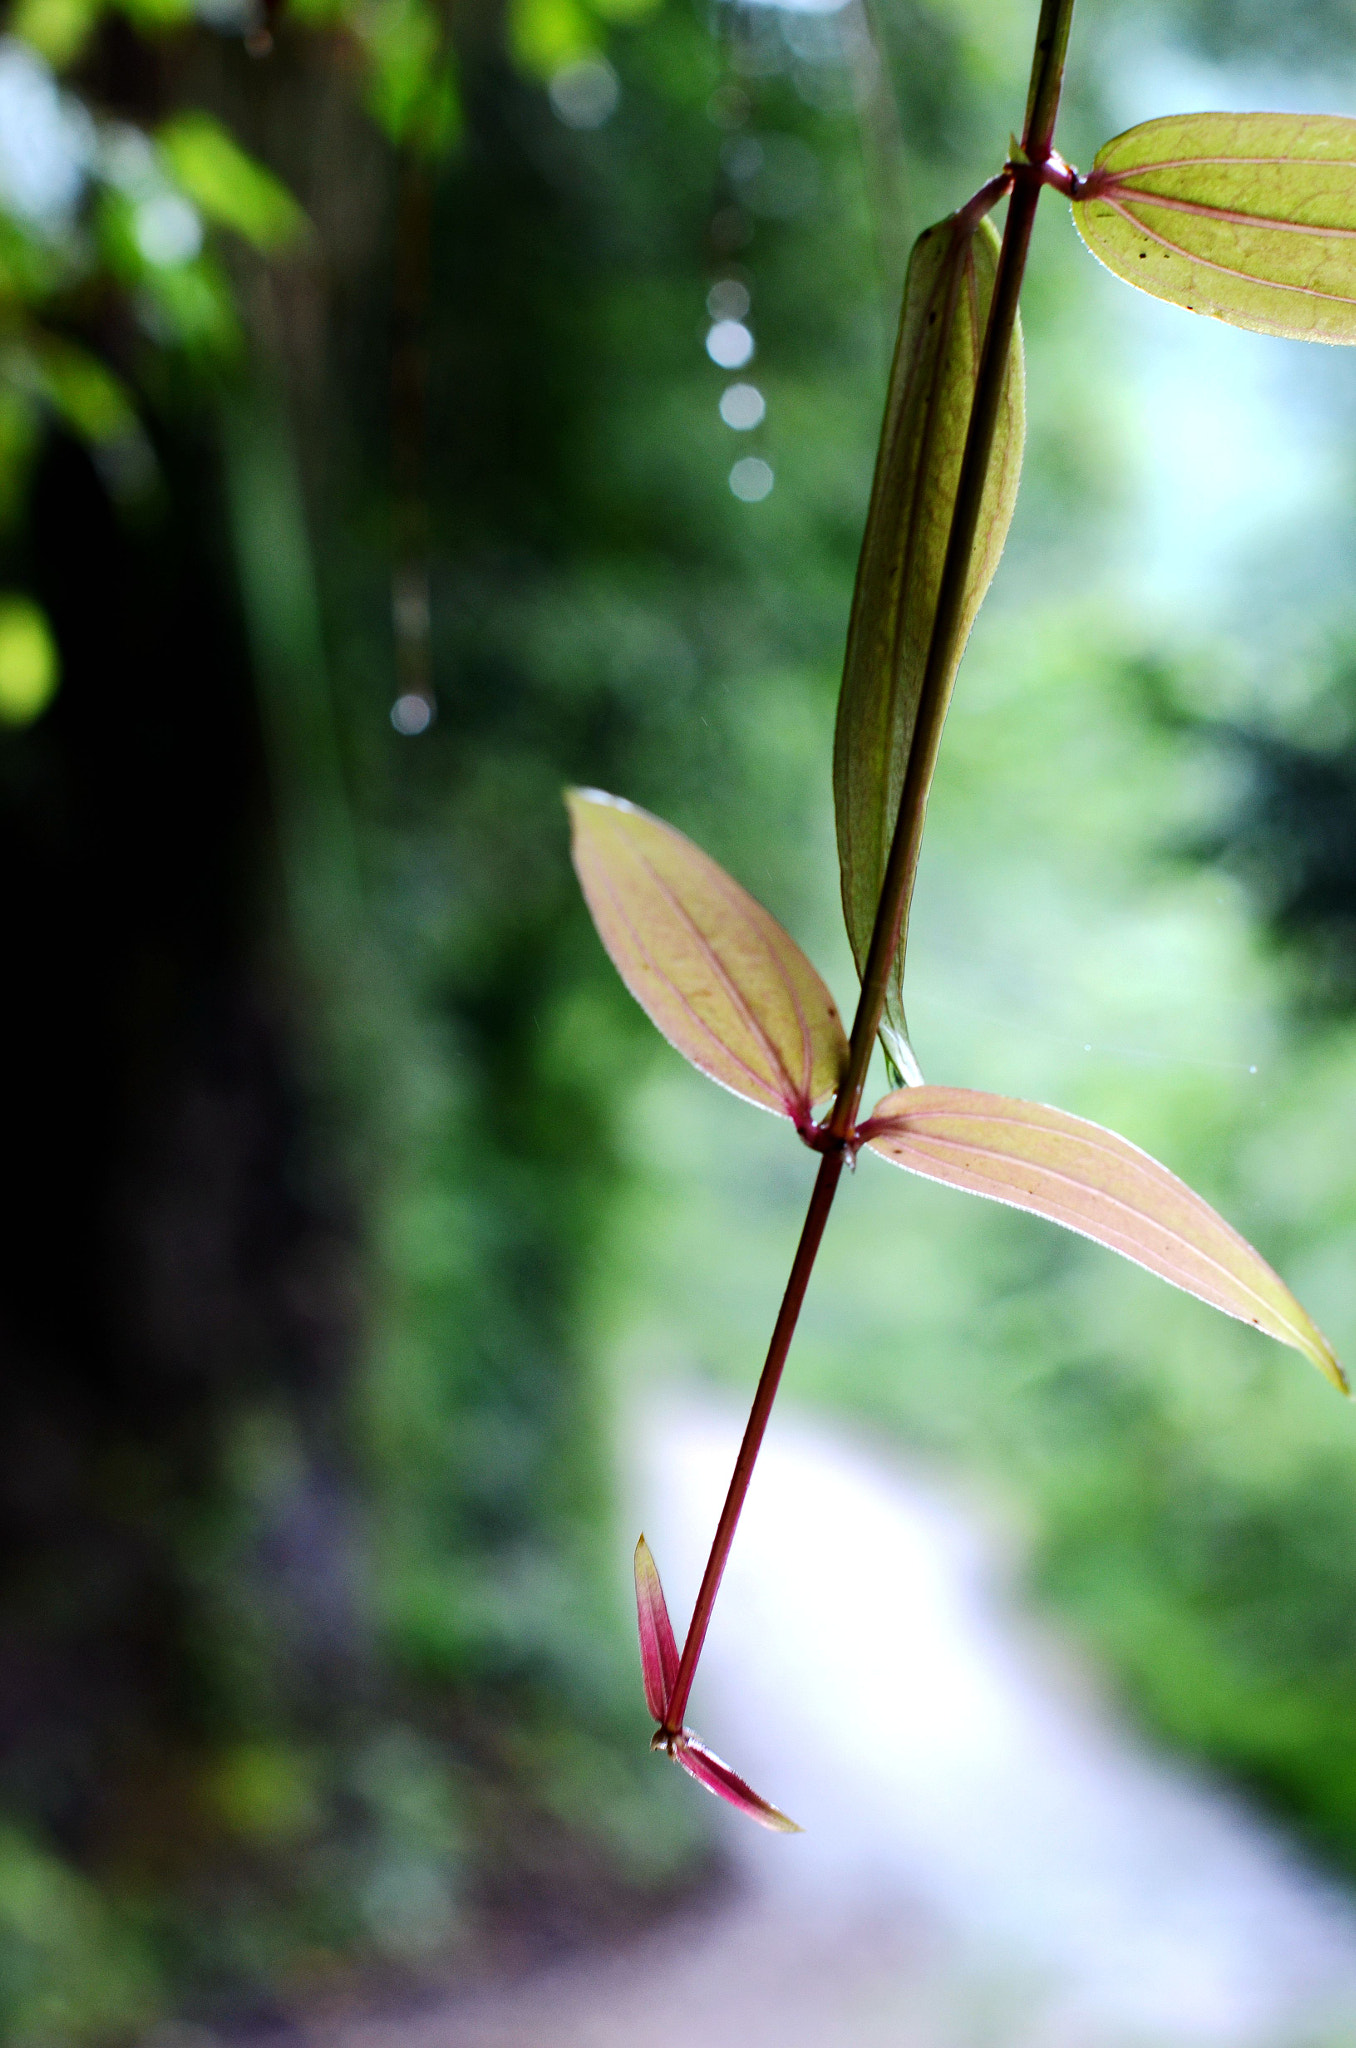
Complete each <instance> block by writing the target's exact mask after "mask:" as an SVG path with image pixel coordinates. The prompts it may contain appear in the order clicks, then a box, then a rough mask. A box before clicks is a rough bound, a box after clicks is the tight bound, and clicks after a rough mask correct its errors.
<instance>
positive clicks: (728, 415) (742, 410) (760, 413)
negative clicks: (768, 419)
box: [720, 384, 767, 434]
mask: <svg viewBox="0 0 1356 2048" xmlns="http://www.w3.org/2000/svg"><path fill="white" fill-rule="evenodd" d="M766 413H767V400H766V399H765V398H764V396H763V394H762V392H761V391H760V390H759V389H758V386H757V385H756V384H727V385H726V387H725V390H724V391H723V393H722V394H721V400H720V416H721V418H722V419H723V420H724V422H725V424H726V426H727V427H733V428H734V429H735V431H736V433H740V434H745V433H747V432H748V430H749V428H750V427H757V426H761V425H762V422H763V419H764V416H765V415H766Z"/></svg>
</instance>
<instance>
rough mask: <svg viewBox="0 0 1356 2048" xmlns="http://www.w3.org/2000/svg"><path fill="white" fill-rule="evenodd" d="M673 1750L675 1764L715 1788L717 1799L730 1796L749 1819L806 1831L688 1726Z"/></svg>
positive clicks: (789, 1831)
mask: <svg viewBox="0 0 1356 2048" xmlns="http://www.w3.org/2000/svg"><path fill="white" fill-rule="evenodd" d="M670 1754H671V1755H672V1757H673V1760H674V1762H675V1763H676V1764H681V1765H682V1767H683V1769H684V1770H685V1771H686V1772H687V1774H688V1776H689V1777H690V1778H695V1779H696V1780H697V1783H698V1784H699V1785H705V1787H706V1789H707V1791H708V1792H714V1793H715V1795H716V1797H717V1799H725V1800H728V1802H729V1804H730V1805H731V1806H737V1807H738V1808H739V1811H740V1812H741V1813H746V1814H747V1815H748V1816H749V1819H750V1820H756V1821H757V1822H758V1823H759V1824H760V1826H762V1827H765V1828H773V1829H775V1831H776V1832H777V1833H778V1834H779V1835H799V1834H801V1833H803V1829H802V1828H801V1827H800V1825H799V1823H798V1822H796V1821H794V1820H790V1819H789V1818H788V1817H787V1815H786V1814H784V1813H783V1812H782V1811H781V1810H780V1808H778V1807H776V1806H773V1805H772V1804H771V1803H770V1802H769V1801H768V1800H766V1799H764V1798H763V1797H762V1796H761V1794H759V1793H757V1792H755V1791H754V1789H753V1787H752V1785H748V1784H746V1783H745V1782H744V1780H743V1779H742V1778H741V1777H740V1775H739V1773H738V1771H732V1770H731V1769H730V1766H729V1765H728V1764H726V1763H722V1762H721V1760H720V1758H719V1757H718V1756H715V1755H713V1754H712V1752H711V1751H710V1750H709V1749H708V1748H707V1747H706V1744H705V1743H704V1742H698V1740H697V1738H696V1736H695V1735H689V1734H688V1732H687V1730H686V1728H685V1729H684V1730H683V1732H682V1734H681V1735H679V1736H676V1737H675V1738H674V1742H673V1747H672V1750H671V1751H670Z"/></svg>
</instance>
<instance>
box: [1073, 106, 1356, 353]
mask: <svg viewBox="0 0 1356 2048" xmlns="http://www.w3.org/2000/svg"><path fill="white" fill-rule="evenodd" d="M1073 213H1074V220H1075V222H1076V223H1077V226H1078V231H1079V233H1080V234H1081V235H1082V237H1083V240H1084V241H1085V242H1086V243H1087V245H1088V247H1089V248H1090V249H1091V251H1092V253H1093V255H1094V256H1096V257H1098V258H1100V260H1101V261H1102V262H1103V263H1105V265H1106V266H1107V269H1108V270H1114V271H1115V273H1116V275H1117V276H1118V277H1123V278H1125V279H1126V280H1127V282H1128V283H1130V284H1133V285H1138V286H1139V288H1140V289H1141V291H1146V292H1151V293H1152V294H1153V296H1154V297H1155V298H1157V299H1168V300H1170V301H1171V303H1172V304H1173V305H1175V306H1185V307H1186V308H1187V310H1188V311H1189V312H1192V313H1209V314H1211V315H1212V316H1213V317H1214V318H1215V319H1216V320H1228V321H1229V322H1231V324H1232V325H1233V326H1235V327H1251V328H1255V329H1256V330H1257V332H1258V333H1260V334H1283V335H1290V336H1292V337H1294V338H1296V339H1298V340H1301V341H1334V342H1356V121H1350V120H1346V119H1344V118H1342V117H1341V116H1339V115H1336V114H1321V115H1315V114H1174V115H1171V116H1169V117H1168V118H1167V119H1166V120H1161V121H1146V122H1144V124H1143V125H1142V126H1141V127H1138V128H1131V129H1128V130H1127V132H1126V133H1125V134H1124V135H1118V136H1117V137H1116V138H1115V140H1114V141H1112V142H1108V143H1107V144H1106V146H1105V148H1103V149H1102V150H1101V151H1099V153H1098V156H1097V159H1096V162H1095V163H1094V164H1093V167H1092V170H1091V171H1090V172H1089V174H1088V177H1087V179H1086V181H1085V183H1084V187H1083V189H1082V191H1081V192H1080V195H1079V197H1078V198H1077V199H1075V201H1074V209H1073Z"/></svg>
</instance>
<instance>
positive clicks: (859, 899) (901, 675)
mask: <svg viewBox="0 0 1356 2048" xmlns="http://www.w3.org/2000/svg"><path fill="white" fill-rule="evenodd" d="M997 262H998V237H997V235H996V234H995V233H994V231H993V228H992V226H991V225H990V223H989V221H988V220H987V219H986V220H981V221H980V222H979V223H978V224H977V225H974V224H967V223H966V221H965V220H964V218H963V216H962V215H960V214H953V215H952V216H951V217H950V218H949V219H947V220H944V221H941V222H939V223H938V224H937V225H936V226H935V227H930V228H927V229H925V230H924V232H923V233H922V234H921V235H920V236H919V238H918V240H917V242H916V243H915V245H914V251H913V256H912V259H911V261H910V263H909V274H908V278H907V280H906V282H905V286H904V307H903V312H902V314H901V316H900V323H899V339H898V342H897V344H896V347H895V360H894V367H893V369H892V371H891V373H890V388H889V393H888V395H887V398H886V403H885V422H884V425H883V427H882V429H881V439H880V452H879V454H878V455H877V458H876V475H875V481H874V483H873V484H872V488H871V505H870V509H869V511H868V513H867V520H866V533H865V535H864V537H863V540H862V552H861V557H860V560H859V562H858V565H857V588H856V591H855V593H854V595H853V600H852V617H851V620H850V622H849V625H848V639H847V653H846V656H845V659H844V663H843V688H842V694H841V695H840V697H839V700H838V726H837V731H836V733H835V735H834V752H833V791H834V804H835V809H836V812H837V821H838V862H839V869H840V873H841V879H842V891H843V914H844V916H845V918H846V920H847V928H848V937H849V939H850V940H851V942H852V951H853V954H854V956H855V958H856V962H857V971H858V973H861V971H862V970H863V968H864V966H865V963H866V955H867V949H868V947H869V946H870V943H871V929H872V926H873V924H874V923H875V918H876V906H877V904H878V903H879V901H880V891H881V883H882V881H883V879H884V876H885V866H886V862H887V860H888V859H889V855H890V842H891V839H892V838H893V836H894V829H895V819H896V815H897V813H898V810H899V799H900V792H901V791H902V789H903V787H904V777H905V773H906V770H907V767H908V760H909V752H910V748H911V747H912V745H913V743H914V738H915V729H916V725H917V717H918V698H919V691H920V689H921V687H922V681H923V671H924V668H925V666H926V663H927V656H928V644H929V642H930V640H931V637H932V622H933V617H934V615H935V613H936V609H937V595H938V588H939V586H940V583H941V577H942V564H943V561H944V560H945V557H946V544H947V537H948V535H949V533H950V530H951V512H952V507H953V506H954V504H955V500H956V486H957V483H958V482H959V479H960V466H961V456H962V454H963V453H964V449H965V435H966V429H967V427H968V426H969V423H970V408H971V404H972V402H973V399H974V390H975V376H976V372H977V370H978V366H979V351H980V346H981V343H982V341H983V338H984V327H985V323H986V321H987V319H988V313H989V301H990V299H991V297H992V295H993V283H994V273H995V269H996V266H997ZM1024 433H1025V410H1024V401H1023V371H1022V342H1021V333H1020V330H1019V331H1018V332H1017V333H1016V334H1015V335H1014V337H1013V344H1012V354H1011V357H1010V359H1009V362H1008V367H1007V372H1006V375H1005V378H1004V383H1003V396H1002V403H1001V407H1000V411H999V417H998V431H997V434H996V437H995V440H994V451H993V457H992V461H991V464H990V469H989V477H988V482H987V485H986V488H985V493H984V499H983V504H982V507H981V510H980V518H979V528H978V531H977V533H976V536H975V546H974V553H973V556H972V559H971V563H970V575H969V580H968V582H967V584H966V589H965V602H964V608H963V612H962V620H961V631H960V634H959V636H958V639H957V645H956V663H955V664H953V666H952V671H951V674H950V675H949V676H948V677H947V679H946V695H947V696H948V697H949V696H950V692H951V688H952V685H953V683H954V681H955V668H956V665H957V664H958V663H959V660H960V654H961V650H962V649H963V647H964V645H965V640H966V637H967V635H968V634H969V631H970V628H971V626H972V625H973V623H974V618H975V614H976V612H977V611H978V610H979V606H980V602H981V600H982V598H983V596H984V593H985V591H986V590H987V589H988V587H989V583H990V581H991V579H992V577H993V572H994V570H995V569H996V568H997V566H998V558H999V556H1000V554H1001V553H1002V551H1003V542H1004V540H1005V539H1006V538H1007V531H1008V525H1009V523H1010V521H1011V518H1012V507H1013V503H1014V500H1015V499H1016V496H1017V480H1018V475H1019V472H1020V469H1021V462H1022V441H1023V436H1024ZM944 708H945V707H944V706H943V709H944ZM904 924H905V930H907V925H908V906H907V905H906V906H905V916H904ZM903 977H904V933H903V932H901V936H900V944H899V951H898V953H897V955H896V958H895V964H894V969H893V971H892V975H891V981H890V988H889V992H888V995H887V998H886V1006H885V1017H886V1022H885V1024H884V1026H883V1027H882V1033H881V1036H882V1038H883V1040H884V1043H885V1046H886V1050H887V1051H888V1052H889V1053H890V1054H891V1056H892V1057H893V1058H894V1060H895V1062H896V1064H897V1065H898V1066H899V1067H901V1068H903V1069H904V1071H906V1072H908V1071H911V1070H912V1071H916V1069H915V1068H914V1062H913V1056H912V1053H911V1052H910V1051H909V1046H908V1034H907V1027H906V1025H905V1019H904V1001H903Z"/></svg>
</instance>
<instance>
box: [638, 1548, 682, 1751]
mask: <svg viewBox="0 0 1356 2048" xmlns="http://www.w3.org/2000/svg"><path fill="white" fill-rule="evenodd" d="M635 1571H636V1620H637V1623H638V1624H639V1627H640V1669H641V1674H642V1676H643V1677H644V1680H645V1704H646V1706H647V1707H648V1708H649V1710H650V1712H651V1714H652V1715H653V1716H654V1718H655V1720H656V1721H662V1720H663V1718H664V1716H665V1714H667V1712H668V1710H669V1701H670V1700H671V1699H672V1697H673V1687H674V1681H675V1680H676V1679H677V1676H678V1644H677V1642H676V1640H675V1638H674V1633H673V1623H672V1622H671V1621H670V1620H669V1610H668V1607H667V1605H666V1603H665V1600H664V1588H663V1587H662V1586H661V1585H660V1583H659V1572H658V1569H657V1567H656V1565H655V1561H654V1557H653V1555H652V1554H651V1551H650V1546H649V1544H648V1543H647V1542H646V1541H645V1538H644V1537H643V1536H642V1537H641V1539H640V1541H639V1543H637V1545H636V1556H635Z"/></svg>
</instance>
